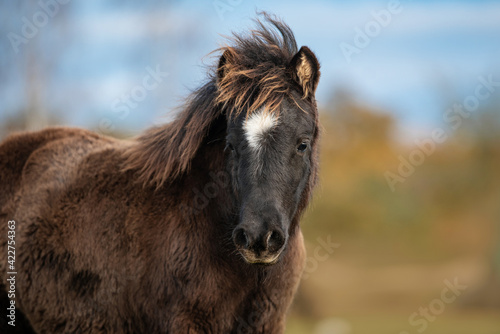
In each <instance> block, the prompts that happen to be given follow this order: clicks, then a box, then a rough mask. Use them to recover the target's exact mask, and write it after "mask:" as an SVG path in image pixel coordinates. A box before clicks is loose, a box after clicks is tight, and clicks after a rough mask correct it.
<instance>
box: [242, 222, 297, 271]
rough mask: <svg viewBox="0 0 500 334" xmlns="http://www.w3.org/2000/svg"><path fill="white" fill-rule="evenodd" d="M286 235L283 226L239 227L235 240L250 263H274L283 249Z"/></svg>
mask: <svg viewBox="0 0 500 334" xmlns="http://www.w3.org/2000/svg"><path fill="white" fill-rule="evenodd" d="M286 239H287V238H286V235H285V233H284V232H283V231H282V229H281V228H278V227H275V228H272V229H263V230H262V229H258V228H249V227H246V228H245V227H237V228H236V229H235V230H234V231H233V242H234V244H235V246H236V248H237V249H238V251H239V252H240V253H241V255H242V256H243V258H244V259H245V261H246V262H248V263H262V264H274V263H276V262H277V261H278V258H279V256H280V254H281V252H282V251H283V248H284V246H285V243H286Z"/></svg>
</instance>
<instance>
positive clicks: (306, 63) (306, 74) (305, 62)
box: [288, 46, 320, 98]
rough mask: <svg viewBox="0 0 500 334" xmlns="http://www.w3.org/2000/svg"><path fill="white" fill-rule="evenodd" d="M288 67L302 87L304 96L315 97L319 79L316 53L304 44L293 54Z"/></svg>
mask: <svg viewBox="0 0 500 334" xmlns="http://www.w3.org/2000/svg"><path fill="white" fill-rule="evenodd" d="M288 69H289V71H290V72H291V75H292V78H293V79H294V80H295V81H296V82H297V83H298V84H299V85H300V87H302V92H303V97H304V98H307V97H313V96H314V93H315V92H316V87H317V86H318V81H319V76H320V72H319V62H318V59H316V56H315V55H314V53H313V52H312V51H311V50H310V49H309V48H308V47H307V46H303V47H301V48H300V50H299V52H297V54H295V56H293V58H292V60H291V61H290V64H289V65H288Z"/></svg>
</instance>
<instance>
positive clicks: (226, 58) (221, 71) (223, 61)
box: [217, 49, 231, 83]
mask: <svg viewBox="0 0 500 334" xmlns="http://www.w3.org/2000/svg"><path fill="white" fill-rule="evenodd" d="M230 61H231V51H229V49H226V50H225V51H224V53H223V54H222V56H221V57H220V59H219V65H218V66H217V83H220V82H221V81H222V79H223V78H224V76H225V75H226V73H227V65H228V64H229V62H230Z"/></svg>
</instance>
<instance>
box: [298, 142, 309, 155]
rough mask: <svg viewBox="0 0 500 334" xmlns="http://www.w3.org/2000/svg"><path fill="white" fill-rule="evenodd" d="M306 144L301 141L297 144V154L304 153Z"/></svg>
mask: <svg viewBox="0 0 500 334" xmlns="http://www.w3.org/2000/svg"><path fill="white" fill-rule="evenodd" d="M307 146H308V145H307V142H306V141H303V142H302V143H300V144H299V146H297V152H299V153H304V152H305V150H307Z"/></svg>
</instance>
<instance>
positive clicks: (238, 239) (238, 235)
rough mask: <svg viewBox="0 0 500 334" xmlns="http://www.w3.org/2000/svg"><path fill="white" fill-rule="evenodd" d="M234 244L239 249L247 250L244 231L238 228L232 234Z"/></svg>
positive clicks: (246, 238)
mask: <svg viewBox="0 0 500 334" xmlns="http://www.w3.org/2000/svg"><path fill="white" fill-rule="evenodd" d="M233 241H234V244H235V245H236V246H238V247H241V248H248V237H247V234H246V233H245V230H243V229H242V228H239V229H237V230H235V231H234V232H233Z"/></svg>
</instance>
